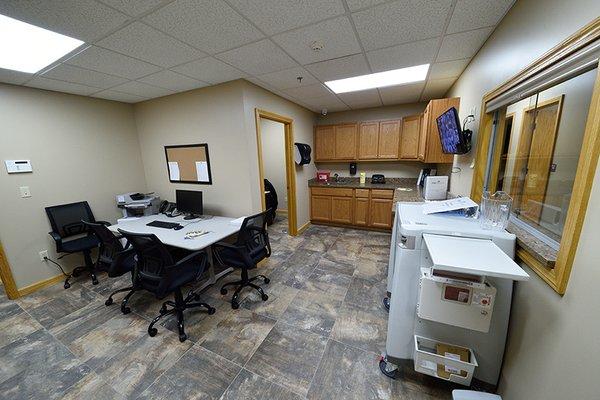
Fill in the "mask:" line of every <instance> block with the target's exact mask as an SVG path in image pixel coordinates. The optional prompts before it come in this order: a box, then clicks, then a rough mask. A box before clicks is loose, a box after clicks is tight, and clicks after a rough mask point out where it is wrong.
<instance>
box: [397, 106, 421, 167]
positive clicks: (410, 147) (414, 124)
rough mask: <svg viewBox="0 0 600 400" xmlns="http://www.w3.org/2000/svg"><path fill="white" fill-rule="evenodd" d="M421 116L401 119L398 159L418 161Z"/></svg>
mask: <svg viewBox="0 0 600 400" xmlns="http://www.w3.org/2000/svg"><path fill="white" fill-rule="evenodd" d="M422 120H423V115H421V114H419V115H411V116H410V117H404V119H402V136H401V137H400V159H401V160H418V159H419V142H420V140H419V139H420V137H421V122H422Z"/></svg>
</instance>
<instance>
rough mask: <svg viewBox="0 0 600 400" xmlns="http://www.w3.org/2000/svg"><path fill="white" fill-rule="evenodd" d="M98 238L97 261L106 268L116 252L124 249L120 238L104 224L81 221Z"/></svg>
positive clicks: (110, 263)
mask: <svg viewBox="0 0 600 400" xmlns="http://www.w3.org/2000/svg"><path fill="white" fill-rule="evenodd" d="M81 222H83V224H84V225H85V226H86V227H87V228H88V229H89V230H90V231H92V232H94V234H95V235H96V237H97V238H98V240H100V249H99V250H98V261H99V262H100V263H101V264H103V265H104V266H105V267H106V268H108V267H110V266H111V265H112V263H113V261H114V260H115V257H116V256H117V254H118V253H120V252H122V251H123V250H125V248H124V247H123V244H122V243H121V240H119V238H118V237H116V236H115V235H114V234H113V233H112V232H111V231H110V230H109V229H108V228H107V227H106V225H104V224H98V223H94V222H86V221H81Z"/></svg>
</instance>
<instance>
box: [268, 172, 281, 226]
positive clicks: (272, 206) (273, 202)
mask: <svg viewBox="0 0 600 400" xmlns="http://www.w3.org/2000/svg"><path fill="white" fill-rule="evenodd" d="M265 205H266V206H267V209H269V210H270V213H269V214H268V215H267V225H272V224H273V222H275V218H276V217H277V207H278V206H279V202H278V201H277V191H276V190H275V186H273V184H272V183H271V182H269V180H268V179H265Z"/></svg>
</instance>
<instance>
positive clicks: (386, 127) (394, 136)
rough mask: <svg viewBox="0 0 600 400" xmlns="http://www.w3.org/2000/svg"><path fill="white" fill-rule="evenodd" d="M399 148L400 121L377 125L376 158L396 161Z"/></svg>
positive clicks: (384, 122)
mask: <svg viewBox="0 0 600 400" xmlns="http://www.w3.org/2000/svg"><path fill="white" fill-rule="evenodd" d="M399 147H400V121H382V122H380V123H379V144H378V151H377V154H378V158H387V159H397V158H398V156H399Z"/></svg>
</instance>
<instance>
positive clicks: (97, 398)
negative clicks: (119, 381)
mask: <svg viewBox="0 0 600 400" xmlns="http://www.w3.org/2000/svg"><path fill="white" fill-rule="evenodd" d="M61 398H62V400H82V399H90V400H92V399H93V400H125V396H123V395H122V394H120V393H118V392H117V391H116V390H115V389H113V388H112V387H111V386H110V385H109V384H107V383H106V382H104V381H103V380H102V378H100V376H98V374H96V373H95V372H91V373H89V374H87V375H86V376H85V377H84V378H83V379H81V380H80V381H79V382H77V383H76V384H75V385H73V386H71V387H70V388H69V389H67V391H66V392H65V393H63V395H62V397H61Z"/></svg>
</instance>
